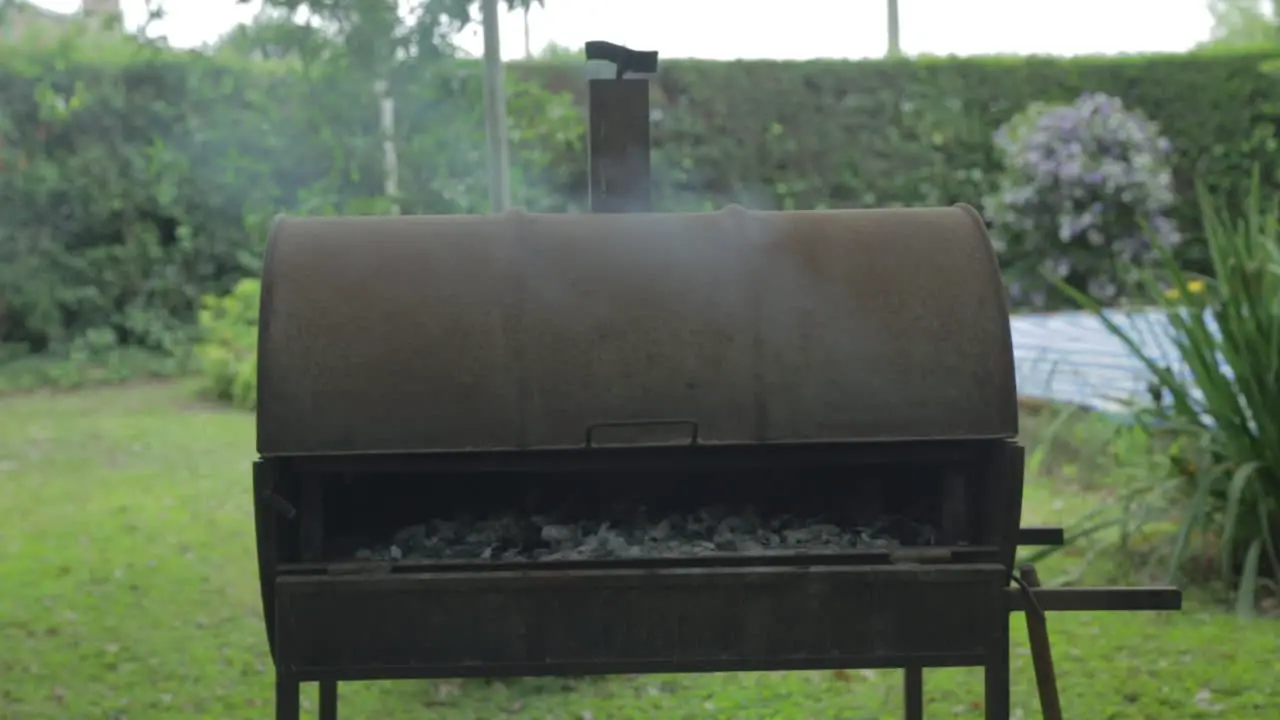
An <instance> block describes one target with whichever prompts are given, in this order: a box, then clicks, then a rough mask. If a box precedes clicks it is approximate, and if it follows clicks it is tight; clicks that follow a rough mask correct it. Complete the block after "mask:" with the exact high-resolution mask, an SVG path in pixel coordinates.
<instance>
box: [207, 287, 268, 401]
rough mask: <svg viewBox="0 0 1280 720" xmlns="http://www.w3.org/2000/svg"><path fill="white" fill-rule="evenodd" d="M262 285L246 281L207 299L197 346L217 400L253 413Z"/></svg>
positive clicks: (255, 394) (209, 383) (256, 387)
mask: <svg viewBox="0 0 1280 720" xmlns="http://www.w3.org/2000/svg"><path fill="white" fill-rule="evenodd" d="M261 289H262V283H261V282H260V281H259V280H258V279H257V278H245V279H244V280H241V281H240V282H238V283H236V286H235V289H233V290H232V291H231V292H230V293H229V294H227V295H224V296H221V297H218V296H208V297H206V298H205V299H204V302H203V307H202V308H201V310H200V321H199V324H200V332H201V341H200V344H199V345H197V346H196V353H195V354H196V359H197V361H198V362H199V367H200V373H201V377H203V378H204V381H205V384H206V389H207V391H208V392H209V393H210V394H211V395H212V396H213V397H214V398H216V399H218V400H223V401H226V402H229V403H231V404H232V405H235V406H237V407H242V408H245V409H249V410H252V409H253V408H254V407H256V404H257V395H258V299H259V297H260V295H261Z"/></svg>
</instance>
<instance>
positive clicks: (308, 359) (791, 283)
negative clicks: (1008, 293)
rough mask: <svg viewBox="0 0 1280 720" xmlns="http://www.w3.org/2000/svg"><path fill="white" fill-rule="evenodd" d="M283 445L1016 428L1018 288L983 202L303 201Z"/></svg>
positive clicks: (851, 436) (728, 439)
mask: <svg viewBox="0 0 1280 720" xmlns="http://www.w3.org/2000/svg"><path fill="white" fill-rule="evenodd" d="M258 352H259V356H258V368H259V385H258V450H259V452H260V453H261V454H262V455H264V456H271V455H288V454H312V453H366V452H416V451H427V450H431V451H460V450H504V449H550V448H573V447H581V446H583V445H584V443H585V439H584V433H585V431H586V429H587V428H589V427H591V426H592V425H594V424H597V423H601V422H610V423H616V422H637V421H638V422H648V421H654V420H662V419H682V420H688V421H692V422H693V423H695V424H696V427H697V439H698V441H700V442H702V443H707V444H729V443H783V442H814V441H883V440H887V439H915V438H928V439H933V440H936V439H949V438H966V439H974V438H1009V437H1013V436H1014V435H1016V433H1017V407H1016V393H1015V388H1014V373H1013V356H1012V349H1011V342H1010V335H1009V319H1008V310H1007V307H1006V302H1005V293H1004V289H1003V286H1002V284H1001V280H1000V275H999V271H998V268H997V265H996V261H995V257H994V253H993V251H992V248H991V245H990V242H989V240H988V237H987V234H986V230H985V228H984V226H983V224H982V222H981V220H980V218H979V217H978V215H977V213H975V212H974V211H973V210H972V209H971V208H969V207H967V206H957V207H951V208H922V209H893V210H845V211H814V212H756V211H749V210H745V209H742V208H740V207H729V208H726V209H724V210H721V211H719V212H711V213H695V214H644V215H622V214H619V215H542V214H530V213H525V212H520V211H513V212H508V213H505V214H502V215H495V216H487V217H486V216H475V217H466V216H463V217H458V216H425V217H352V218H285V219H281V220H278V221H277V223H276V225H275V227H274V229H273V231H272V234H271V239H270V244H269V247H268V250H267V255H266V264H265V268H264V273H263V291H262V306H261V326H260V340H259V351H258Z"/></svg>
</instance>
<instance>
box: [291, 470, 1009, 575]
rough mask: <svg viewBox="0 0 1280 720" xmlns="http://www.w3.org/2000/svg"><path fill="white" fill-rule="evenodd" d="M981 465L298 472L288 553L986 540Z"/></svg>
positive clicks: (721, 551)
mask: <svg viewBox="0 0 1280 720" xmlns="http://www.w3.org/2000/svg"><path fill="white" fill-rule="evenodd" d="M980 467H981V466H980V465H978V464H968V465H964V464H958V463H956V462H955V461H954V459H953V460H950V461H936V462H929V461H918V462H908V463H903V462H892V463H890V462H882V463H864V464H850V463H847V462H844V463H823V462H814V463H808V464H804V463H794V462H792V463H789V464H788V465H787V466H785V467H770V466H768V465H767V464H761V465H758V466H754V467H752V466H743V465H741V464H739V465H736V466H732V467H723V468H712V469H708V468H699V469H696V470H691V469H688V468H678V467H672V468H662V469H660V470H659V469H652V468H627V467H619V468H614V469H608V470H604V469H600V468H598V467H596V468H592V469H588V470H566V469H555V470H545V469H544V470H516V469H505V470H491V471H447V472H440V471H431V470H429V469H422V470H420V471H405V470H404V469H400V470H399V471H395V472H388V471H382V472H379V471H376V470H371V471H367V472H360V471H352V470H350V469H347V470H346V471H343V472H324V471H318V472H311V473H305V474H296V475H294V476H293V480H294V482H293V483H291V485H292V488H291V490H292V492H290V493H289V494H291V495H294V496H295V498H296V500H297V504H298V505H299V521H298V523H297V526H298V532H297V533H296V534H295V535H294V539H293V541H292V542H288V545H289V546H291V547H285V548H282V551H283V552H282V553H281V561H282V562H283V563H298V562H302V563H333V562H352V561H360V560H379V561H386V560H391V561H400V562H404V563H408V564H442V563H443V564H450V563H459V562H485V563H509V562H518V563H527V562H530V561H596V562H599V561H628V560H629V561H652V560H654V559H657V558H681V557H682V558H685V559H689V558H702V559H705V560H708V561H710V560H711V559H713V558H722V559H723V558H725V557H730V556H778V557H781V556H796V555H800V556H813V555H822V556H834V555H850V554H868V553H873V554H874V553H879V554H884V553H886V552H890V551H897V550H902V549H906V548H959V547H965V546H968V547H970V548H973V547H974V546H977V545H980V543H981V541H982V540H983V539H984V533H983V532H981V528H982V522H981V521H982V518H981V517H980V516H979V515H978V514H977V513H979V512H980V509H981V506H982V494H981V491H982V483H981V480H980V477H981V473H980Z"/></svg>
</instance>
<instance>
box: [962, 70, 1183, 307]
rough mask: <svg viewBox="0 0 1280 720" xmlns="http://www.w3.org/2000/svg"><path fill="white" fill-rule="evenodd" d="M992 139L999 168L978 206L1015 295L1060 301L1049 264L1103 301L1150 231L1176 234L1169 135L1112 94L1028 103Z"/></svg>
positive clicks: (1162, 240)
mask: <svg viewBox="0 0 1280 720" xmlns="http://www.w3.org/2000/svg"><path fill="white" fill-rule="evenodd" d="M995 146H996V149H997V150H998V151H999V154H1000V158H1001V161H1002V163H1003V165H1004V168H1003V172H1002V173H1001V174H1000V180H999V187H998V188H997V189H996V190H995V192H993V193H991V194H990V195H988V196H987V197H986V198H984V200H983V208H984V210H985V211H986V215H987V218H988V220H990V221H991V223H992V224H993V225H994V228H993V229H994V233H993V236H992V237H993V239H994V241H995V243H996V250H997V252H998V253H999V254H1000V256H1001V258H1002V262H1003V264H1004V266H1005V272H1004V278H1005V282H1006V284H1007V285H1008V288H1009V295H1010V297H1011V298H1012V300H1013V301H1014V302H1015V303H1018V304H1020V305H1030V306H1032V307H1035V308H1040V309H1044V308H1048V307H1049V306H1051V305H1054V306H1060V305H1062V304H1063V303H1062V300H1063V298H1061V296H1060V294H1059V293H1055V292H1053V290H1054V288H1053V285H1052V284H1051V283H1049V282H1047V281H1046V280H1045V274H1046V273H1047V274H1048V275H1050V276H1051V277H1053V278H1055V279H1056V280H1062V281H1065V282H1066V283H1068V284H1069V285H1071V286H1072V287H1074V288H1076V289H1079V290H1084V291H1086V292H1087V293H1088V294H1089V295H1091V296H1092V297H1094V298H1095V299H1097V300H1099V301H1100V302H1103V303H1107V304H1109V303H1111V302H1114V301H1115V300H1117V299H1118V298H1119V297H1120V296H1121V293H1122V291H1123V290H1124V289H1125V288H1126V286H1127V284H1128V283H1129V281H1130V280H1131V278H1130V277H1128V275H1130V273H1129V272H1128V269H1129V268H1131V267H1133V266H1134V265H1135V264H1140V263H1145V262H1147V261H1149V260H1152V259H1154V257H1155V253H1154V252H1153V249H1152V247H1151V243H1152V241H1154V242H1155V243H1157V244H1158V245H1160V246H1162V247H1173V246H1175V245H1177V244H1178V243H1179V241H1180V240H1181V238H1180V235H1179V233H1178V230H1177V228H1176V227H1174V225H1173V221H1172V220H1170V218H1169V213H1170V212H1171V211H1172V209H1173V205H1174V201H1175V196H1174V189H1173V173H1172V171H1171V169H1170V166H1169V155H1170V145H1169V141H1168V140H1167V139H1165V138H1164V137H1162V136H1161V134H1160V130H1159V128H1158V127H1156V125H1155V124H1154V123H1152V122H1151V121H1150V120H1148V119H1147V118H1146V117H1145V116H1144V115H1142V113H1140V112H1132V111H1128V110H1126V109H1125V107H1124V103H1123V102H1122V101H1121V100H1119V99H1118V98H1114V97H1111V96H1109V95H1104V94H1102V93H1089V94H1086V95H1082V96H1080V97H1079V98H1078V99H1077V100H1076V101H1075V102H1074V103H1072V104H1070V105H1056V106H1055V105H1045V104H1042V103H1037V104H1034V105H1032V106H1031V107H1029V108H1027V109H1026V110H1024V111H1023V112H1021V113H1019V114H1018V115H1015V116H1014V117H1013V119H1011V120H1010V121H1009V122H1007V123H1005V124H1004V125H1002V126H1001V127H1000V129H999V131H997V132H996V135H995ZM1149 238H1150V239H1149Z"/></svg>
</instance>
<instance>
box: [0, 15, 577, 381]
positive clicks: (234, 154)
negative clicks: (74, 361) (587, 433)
mask: <svg viewBox="0 0 1280 720" xmlns="http://www.w3.org/2000/svg"><path fill="white" fill-rule="evenodd" d="M451 62H452V61H434V62H432V63H428V64H427V65H426V66H425V67H423V66H417V65H414V64H412V63H406V64H405V65H403V66H402V67H400V68H398V69H397V71H396V72H395V73H393V74H392V75H391V76H390V77H389V83H388V84H389V86H390V90H389V92H390V94H391V95H392V96H394V97H395V98H397V99H398V100H399V101H400V102H398V104H397V115H398V117H397V128H396V132H397V137H396V138H395V139H396V144H397V148H398V152H399V155H400V158H399V160H400V166H401V168H402V171H401V178H400V183H399V185H400V197H397V198H386V197H384V196H383V191H384V188H383V144H382V140H383V138H382V137H381V129H380V128H379V125H378V111H377V107H378V106H377V102H376V97H375V95H374V93H373V88H372V87H371V86H370V84H368V83H366V82H364V81H363V80H360V79H359V78H358V77H355V76H353V75H352V74H351V73H349V72H348V71H347V70H346V69H345V68H344V67H343V66H342V65H341V63H338V62H336V61H335V62H333V63H331V64H325V63H321V64H317V65H312V66H309V67H305V68H303V67H300V66H298V65H297V64H291V63H287V62H285V63H270V62H265V61H259V60H248V59H243V58H237V57H234V56H228V55H216V56H208V55H204V54H200V53H183V52H173V51H168V50H162V49H159V48H155V47H150V46H147V45H142V44H139V43H137V42H135V41H133V40H130V39H124V38H115V39H96V40H94V41H93V42H87V41H82V40H81V39H78V38H74V37H68V38H65V39H64V40H63V41H60V42H58V43H30V44H26V45H23V44H17V45H8V46H4V47H0V347H3V348H5V349H4V351H3V354H4V355H5V356H7V357H10V356H15V355H21V354H24V353H43V354H53V355H58V356H64V357H69V356H71V355H73V354H81V355H82V354H84V353H88V354H89V355H91V356H92V357H90V358H89V359H90V360H92V359H93V358H96V357H102V358H104V359H106V358H107V356H108V355H110V354H111V353H112V352H114V350H113V348H123V347H129V348H137V349H142V350H148V351H153V352H156V353H160V354H163V355H170V356H176V355H179V354H183V353H185V351H186V350H187V349H188V348H189V347H190V346H191V343H192V342H193V340H194V339H195V337H194V333H193V331H194V328H195V319H196V312H197V310H198V308H199V307H200V302H201V298H202V297H203V296H205V295H208V294H222V293H225V292H227V291H229V290H230V289H231V288H232V287H233V286H234V285H235V283H236V282H237V281H238V280H240V279H241V278H243V277H245V276H251V275H253V274H255V273H256V272H257V269H258V263H259V259H260V257H261V254H262V249H263V242H264V239H265V233H264V223H265V221H266V220H268V219H269V218H270V217H272V216H273V215H275V214H276V213H278V212H281V211H284V212H290V213H294V214H316V213H323V212H338V211H341V212H349V213H369V212H387V211H388V210H389V209H390V207H391V205H392V204H393V203H396V204H398V205H399V206H400V207H401V209H402V210H404V211H406V212H417V213H438V212H476V211H479V210H482V209H484V208H485V207H487V204H486V203H487V201H486V199H485V198H486V193H485V190H484V184H483V183H484V129H483V128H484V124H483V122H482V119H481V112H482V111H481V107H482V103H481V102H480V96H481V88H480V80H481V75H480V68H479V66H478V65H475V64H464V65H461V66H457V65H453V64H451ZM510 92H511V94H512V100H511V102H510V117H511V123H512V130H511V137H512V142H513V157H515V158H516V167H515V168H514V169H513V178H514V182H513V190H514V194H515V197H516V200H517V201H518V202H520V203H522V204H524V205H525V206H526V207H528V208H529V209H531V210H543V211H548V210H565V209H568V208H570V207H572V202H571V201H570V200H569V199H568V198H570V197H572V188H574V187H575V186H576V185H578V184H580V180H579V177H580V175H581V173H582V172H583V170H582V169H580V168H579V167H578V166H576V165H573V164H572V163H566V162H564V161H562V160H561V158H562V157H563V156H569V157H576V156H577V155H578V154H579V153H580V152H581V150H580V148H581V139H582V135H583V132H584V128H583V123H582V120H581V115H580V113H579V111H578V109H577V108H576V107H575V106H574V105H573V104H572V101H571V99H570V98H569V97H568V96H564V95H556V94H553V93H549V92H547V91H545V90H542V89H540V88H538V87H535V86H532V85H529V84H527V83H520V82H514V83H512V84H511V87H510Z"/></svg>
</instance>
